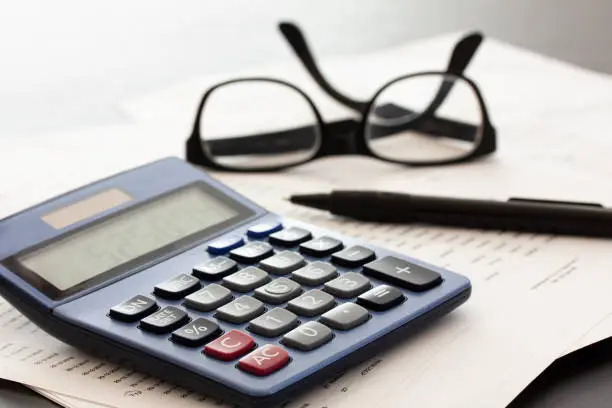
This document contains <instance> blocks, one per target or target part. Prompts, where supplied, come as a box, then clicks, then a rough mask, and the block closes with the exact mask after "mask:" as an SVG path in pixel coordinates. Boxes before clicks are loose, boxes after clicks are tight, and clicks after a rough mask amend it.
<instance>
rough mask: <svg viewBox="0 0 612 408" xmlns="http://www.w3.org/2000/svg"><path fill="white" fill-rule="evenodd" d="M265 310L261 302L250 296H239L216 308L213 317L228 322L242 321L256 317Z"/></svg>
mask: <svg viewBox="0 0 612 408" xmlns="http://www.w3.org/2000/svg"><path fill="white" fill-rule="evenodd" d="M264 311H265V307H264V305H263V303H261V302H260V301H259V300H257V299H254V298H252V297H250V296H240V297H239V298H238V299H235V300H234V301H232V302H230V303H228V304H227V305H225V306H221V307H220V308H219V309H217V314H216V315H215V317H216V318H217V319H221V320H225V321H226V322H230V323H236V324H238V323H244V322H248V321H249V320H251V319H254V318H256V317H257V316H259V315H260V314H262V313H263V312H264Z"/></svg>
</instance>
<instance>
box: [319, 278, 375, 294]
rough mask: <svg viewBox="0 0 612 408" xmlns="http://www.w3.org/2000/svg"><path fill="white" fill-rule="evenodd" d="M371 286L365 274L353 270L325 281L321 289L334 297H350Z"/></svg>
mask: <svg viewBox="0 0 612 408" xmlns="http://www.w3.org/2000/svg"><path fill="white" fill-rule="evenodd" d="M371 287H372V285H371V284H370V281H369V280H368V278H366V277H365V276H363V275H361V274H359V273H355V272H347V273H343V274H342V275H340V276H339V277H337V278H336V279H334V280H332V281H329V282H327V283H326V284H325V286H324V287H323V290H324V291H326V292H327V293H330V294H332V295H334V296H336V297H339V298H344V299H350V298H353V297H355V296H358V295H361V294H362V293H363V292H365V291H366V290H368V289H370V288H371Z"/></svg>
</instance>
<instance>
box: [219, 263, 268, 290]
mask: <svg viewBox="0 0 612 408" xmlns="http://www.w3.org/2000/svg"><path fill="white" fill-rule="evenodd" d="M269 281H270V276H269V275H268V274H267V273H266V272H265V271H262V270H261V269H259V268H256V267H254V266H249V267H247V268H244V269H242V270H240V271H238V272H236V273H233V274H231V275H230V276H226V277H225V278H223V285H224V286H227V287H228V288H230V289H232V290H235V291H236V292H242V293H246V292H250V291H252V290H253V289H255V288H257V287H259V286H261V285H263V284H265V283H268V282H269Z"/></svg>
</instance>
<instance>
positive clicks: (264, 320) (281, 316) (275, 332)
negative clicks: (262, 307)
mask: <svg viewBox="0 0 612 408" xmlns="http://www.w3.org/2000/svg"><path fill="white" fill-rule="evenodd" d="M297 324H298V319H297V316H296V315H295V314H293V313H291V312H290V311H288V310H287V309H281V308H278V307H277V308H274V309H272V310H269V311H267V312H266V313H264V314H262V315H261V316H259V317H258V318H256V319H253V320H251V322H250V323H249V330H251V331H252V332H253V333H257V334H259V335H261V336H264V337H276V336H280V335H281V334H283V333H287V332H288V331H289V330H291V329H293V328H294V327H295V326H297Z"/></svg>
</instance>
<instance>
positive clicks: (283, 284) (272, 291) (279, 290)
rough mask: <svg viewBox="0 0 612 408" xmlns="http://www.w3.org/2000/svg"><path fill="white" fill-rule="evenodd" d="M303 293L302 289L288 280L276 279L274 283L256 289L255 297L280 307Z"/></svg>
mask: <svg viewBox="0 0 612 408" xmlns="http://www.w3.org/2000/svg"><path fill="white" fill-rule="evenodd" d="M300 293H302V287H301V286H300V285H299V284H298V283H296V282H294V281H292V280H290V279H287V278H279V279H274V280H273V281H272V282H270V283H268V284H266V285H264V286H260V287H259V288H257V289H255V293H254V294H255V297H256V298H257V299H259V300H261V301H264V302H266V303H270V304H273V305H280V304H281V303H285V302H287V301H288V300H291V299H293V298H294V297H296V296H298V295H299V294H300Z"/></svg>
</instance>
